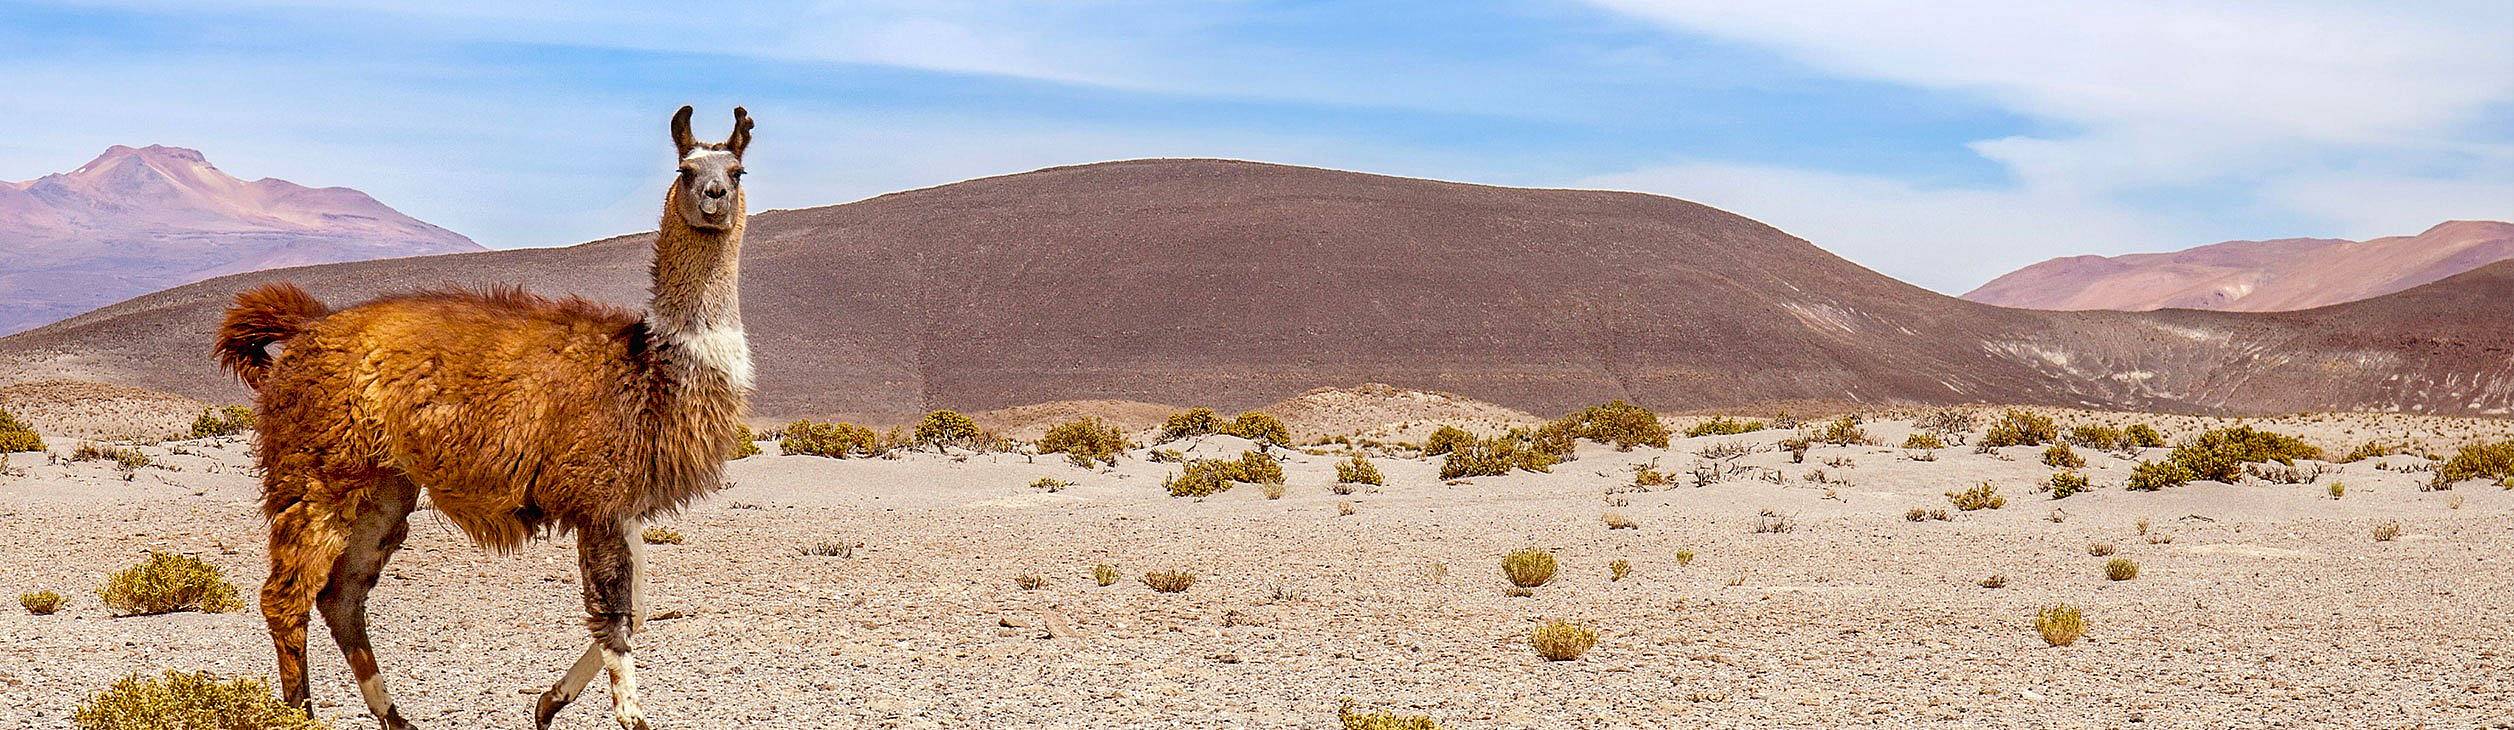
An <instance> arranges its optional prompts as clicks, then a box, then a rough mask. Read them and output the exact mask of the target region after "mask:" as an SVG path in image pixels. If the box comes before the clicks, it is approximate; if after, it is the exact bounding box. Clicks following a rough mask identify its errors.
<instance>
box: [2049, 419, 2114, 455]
mask: <svg viewBox="0 0 2514 730" xmlns="http://www.w3.org/2000/svg"><path fill="white" fill-rule="evenodd" d="M2061 440H2062V441H2065V442H2067V443H2069V444H2072V445H2075V446H2078V447H2081V448H2088V449H2095V450H2097V451H2112V450H2114V449H2119V448H2121V447H2122V446H2124V445H2126V444H2127V443H2128V441H2129V439H2128V436H2127V435H2125V434H2123V433H2122V431H2121V429H2120V428H2118V427H2115V426H2113V425H2111V424H2106V423H2082V424H2078V425H2076V426H2073V427H2070V428H2069V434H2068V435H2067V436H2065V437H2063V438H2062V439H2061Z"/></svg>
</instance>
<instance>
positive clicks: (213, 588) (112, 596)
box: [96, 552, 244, 616]
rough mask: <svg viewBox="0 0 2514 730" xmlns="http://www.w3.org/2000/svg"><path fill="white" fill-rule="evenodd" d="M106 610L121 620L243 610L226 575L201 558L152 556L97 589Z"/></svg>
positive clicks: (234, 587)
mask: <svg viewBox="0 0 2514 730" xmlns="http://www.w3.org/2000/svg"><path fill="white" fill-rule="evenodd" d="M96 592H97V596H98V597H100V598H103V599H104V601H105V606H106V607H108V608H112V609H113V610H114V613H116V614H119V615H123V616H154V615H157V614H162V613H174V612H176V611H200V612H202V613H226V612H228V611H233V610H236V609H239V608H243V607H244V603H243V602H242V601H240V600H238V599H237V598H236V586H235V585H234V584H231V583H228V582H227V575H226V573H224V572H221V571H220V570H219V569H218V566H215V565H211V564H209V563H208V562H206V561H203V560H201V559H200V558H195V557H191V556H188V555H176V554H173V553H160V552H151V553H149V554H148V561H147V562H143V563H141V564H139V565H136V566H132V567H130V568H125V569H123V570H120V571H117V572H115V573H114V574H113V575H110V576H107V577H106V578H105V585H104V586H103V587H101V588H98V589H97V591H96Z"/></svg>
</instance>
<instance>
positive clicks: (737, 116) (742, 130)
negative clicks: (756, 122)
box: [725, 106, 751, 157]
mask: <svg viewBox="0 0 2514 730" xmlns="http://www.w3.org/2000/svg"><path fill="white" fill-rule="evenodd" d="M750 146H751V112H750V110H748V109H743V108H742V107H738V106H737V107H734V108H733V136H731V137H726V138H725V147H726V148H727V149H731V150H733V156H735V157H741V156H742V150H745V149H749V148H750Z"/></svg>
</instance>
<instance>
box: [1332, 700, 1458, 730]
mask: <svg viewBox="0 0 2514 730" xmlns="http://www.w3.org/2000/svg"><path fill="white" fill-rule="evenodd" d="M1336 722H1338V723H1341V724H1343V726H1344V730H1441V728H1440V723H1438V722H1434V721H1433V720H1432V718H1431V716H1429V715H1399V714H1396V713H1393V712H1388V711H1385V710H1381V711H1375V712H1363V711H1361V710H1359V709H1355V708H1354V705H1353V701H1352V700H1350V699H1348V700H1345V701H1344V702H1343V704H1341V705H1338V706H1337V707H1336Z"/></svg>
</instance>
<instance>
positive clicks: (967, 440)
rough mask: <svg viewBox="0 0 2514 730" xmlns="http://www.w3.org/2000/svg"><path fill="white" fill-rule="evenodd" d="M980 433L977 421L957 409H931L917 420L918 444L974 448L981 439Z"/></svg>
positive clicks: (937, 447)
mask: <svg viewBox="0 0 2514 730" xmlns="http://www.w3.org/2000/svg"><path fill="white" fill-rule="evenodd" d="M980 435H981V434H980V432H979V430H978V422H977V421H973V420H970V419H969V417H968V416H964V415H961V414H960V412H959V411H953V410H938V411H932V412H929V413H926V414H925V417H924V418H921V419H918V420H917V431H916V439H917V445H918V446H930V447H933V448H935V449H938V450H939V449H941V448H943V447H946V446H958V447H961V448H964V449H967V448H976V447H977V446H978V444H979V442H980V441H981V439H980Z"/></svg>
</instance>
